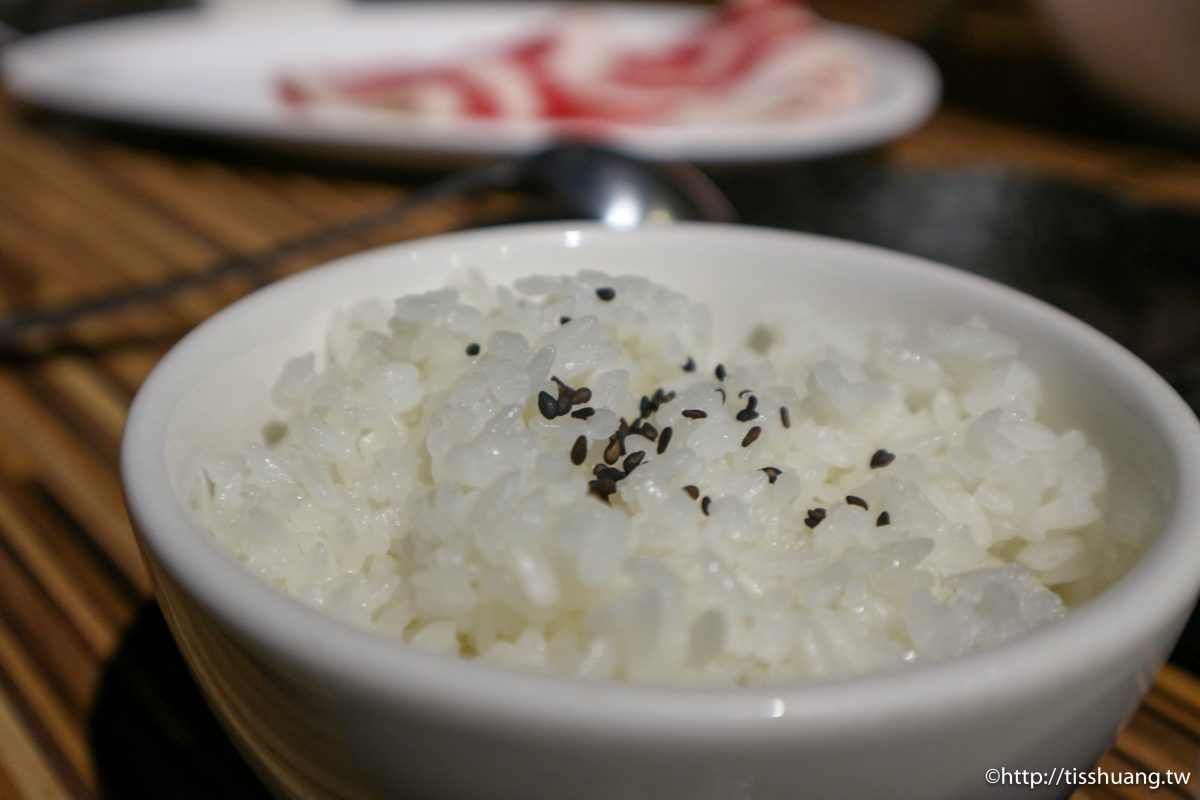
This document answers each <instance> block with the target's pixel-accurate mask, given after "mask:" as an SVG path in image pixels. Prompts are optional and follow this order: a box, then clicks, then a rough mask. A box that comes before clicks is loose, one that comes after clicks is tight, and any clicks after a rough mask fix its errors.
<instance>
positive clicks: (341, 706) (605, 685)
mask: <svg viewBox="0 0 1200 800" xmlns="http://www.w3.org/2000/svg"><path fill="white" fill-rule="evenodd" d="M122 471H123V480H124V484H125V490H126V496H127V499H128V506H129V510H130V515H131V518H132V520H133V522H134V526H135V529H136V531H137V533H138V537H139V541H140V543H141V546H142V550H143V553H144V555H145V557H146V560H147V563H148V564H149V566H150V569H151V573H152V575H153V577H154V582H155V587H156V592H157V595H158V599H159V602H160V605H161V606H162V608H163V611H164V614H165V616H166V618H167V621H168V623H169V624H170V627H171V630H172V632H173V634H174V636H175V638H176V640H177V641H178V643H179V645H180V648H181V650H182V651H183V654H184V656H185V658H186V660H187V661H188V663H189V666H190V667H191V669H192V671H193V674H194V675H195V677H196V679H197V681H198V682H199V684H200V685H201V687H202V688H203V690H204V692H205V694H206V696H207V697H208V699H209V701H210V703H211V705H212V707H213V708H214V710H215V711H216V713H217V715H218V716H219V718H220V719H221V721H222V723H223V724H224V725H225V726H226V728H227V730H228V731H229V733H230V735H231V737H232V738H233V739H234V740H235V742H236V743H237V744H238V745H239V747H240V749H241V750H242V752H243V753H244V754H245V755H246V757H247V758H248V759H249V760H250V761H251V762H252V764H253V765H254V766H255V768H256V769H257V771H258V772H259V774H260V775H262V776H263V778H264V780H266V781H267V782H268V784H269V785H270V786H271V788H272V789H273V790H274V791H276V792H277V793H278V794H280V795H281V796H286V797H297V798H300V797H322V798H385V797H400V796H411V797H453V798H458V797H464V798H468V797H488V798H561V797H572V798H615V797H620V798H734V797H736V798H776V797H779V798H785V797H786V798H791V797H796V796H801V795H803V796H807V797H822V798H825V797H829V798H841V797H845V798H864V797H889V798H895V797H899V798H905V797H911V798H922V799H923V800H930V799H931V798H933V799H936V798H946V799H947V800H951V799H953V800H961V798H974V797H991V796H997V797H999V796H1006V794H1007V793H1010V792H1011V791H1012V788H1011V786H1003V785H992V784H989V783H988V782H987V780H986V773H987V770H988V769H991V768H1008V769H1010V770H1011V769H1021V770H1047V771H1049V770H1052V769H1054V768H1055V767H1058V768H1079V769H1087V768H1090V767H1091V766H1092V765H1093V764H1094V763H1095V761H1096V759H1097V758H1098V757H1099V756H1100V754H1101V753H1102V752H1103V751H1104V749H1105V748H1106V747H1107V745H1108V744H1109V743H1110V742H1111V740H1112V738H1114V736H1115V734H1116V731H1117V729H1118V728H1119V727H1120V725H1121V724H1122V722H1123V721H1124V720H1125V719H1126V718H1127V717H1128V715H1129V714H1130V713H1132V711H1133V710H1134V709H1135V708H1136V707H1137V704H1138V703H1139V702H1140V698H1141V694H1142V693H1143V692H1144V690H1145V688H1146V687H1147V686H1148V683H1149V680H1150V679H1151V678H1152V676H1153V674H1154V672H1155V670H1156V669H1157V668H1158V667H1159V666H1160V665H1161V663H1162V662H1163V660H1164V659H1165V656H1166V654H1167V653H1168V652H1169V650H1170V647H1171V646H1172V644H1173V643H1174V641H1175V639H1176V637H1177V636H1178V634H1179V631H1180V630H1181V628H1182V625H1183V623H1184V622H1185V620H1186V619H1187V616H1188V614H1189V612H1190V611H1191V609H1192V607H1193V605H1194V603H1195V600H1196V595H1197V590H1198V589H1200V545H1198V544H1197V542H1196V527H1197V523H1198V521H1200V502H1198V501H1197V499H1196V497H1195V491H1194V489H1195V487H1196V486H1197V485H1200V426H1198V425H1197V422H1196V419H1195V417H1194V415H1193V414H1192V413H1191V411H1190V410H1189V409H1188V408H1187V406H1186V405H1185V404H1184V403H1183V401H1182V400H1180V399H1179V397H1178V396H1177V395H1176V394H1175V393H1174V392H1173V391H1172V390H1171V389H1170V388H1169V387H1168V386H1167V384H1166V383H1165V382H1163V381H1162V379H1161V378H1159V377H1158V376H1157V375H1156V374H1155V373H1154V372H1153V371H1152V370H1151V369H1150V368H1148V367H1147V366H1145V365H1144V364H1143V363H1141V362H1140V361H1138V360H1137V359H1136V358H1135V357H1134V356H1132V355H1131V354H1129V353H1128V352H1127V351H1125V350H1123V349H1122V348H1121V347H1120V346H1118V345H1117V344H1115V343H1113V342H1112V341H1110V340H1108V339H1107V338H1105V337H1104V336H1102V335H1101V334H1099V333H1097V332H1096V331H1094V330H1092V329H1091V328H1089V327H1087V326H1086V325H1084V324H1083V323H1081V322H1079V321H1077V320H1075V319H1073V318H1071V317H1069V316H1067V315H1065V314H1063V313H1061V312H1059V311H1057V310H1056V309H1054V308H1051V307H1049V306H1046V305H1044V304H1042V303H1040V302H1038V301H1036V300H1033V299H1031V298H1029V297H1026V296H1024V295H1021V294H1019V293H1017V292H1014V291H1012V290H1010V289H1007V288H1005V287H1002V286H999V285H996V284H993V283H990V282H987V281H984V280H981V279H979V278H976V277H973V276H970V275H967V274H965V273H962V272H959V271H956V270H953V269H950V268H947V267H941V266H938V265H934V264H930V263H927V262H923V261H920V260H918V259H914V258H910V257H907V256H901V255H898V254H894V253H889V252H886V251H882V250H878V249H873V248H869V247H865V246H861V245H856V244H850V243H846V242H840V241H835V240H829V239H822V238H818V237H812V236H805V235H800V234H793V233H782V232H778V231H768V230H759V229H753V228H746V227H733V226H716V225H672V226H661V227H652V228H645V229H641V230H637V231H632V232H614V231H608V230H605V229H603V228H600V227H593V226H589V225H563V224H554V225H536V226H522V227H515V228H499V229H491V230H486V231H477V232H471V233H464V234H455V235H451V236H443V237H437V238H431V239H427V240H423V241H419V242H415V243H411V244H404V245H397V246H394V247H389V248H384V249H381V250H377V251H372V252H368V253H363V254H360V255H356V256H353V257H350V258H347V259H342V260H340V261H338V262H335V263H332V264H329V265H327V266H325V267H322V268H318V269H315V270H312V271H310V272H307V273H305V274H303V275H301V276H298V277H294V278H291V279H289V280H286V281H283V282H280V283H278V284H275V285H273V286H270V287H268V288H266V289H263V290H261V291H259V292H256V293H255V294H253V295H251V296H250V297H248V298H246V299H244V300H242V301H240V302H238V303H236V304H234V305H233V306H231V307H230V308H229V309H227V310H225V311H223V312H221V313H220V314H218V315H216V316H215V317H214V318H212V319H211V320H209V321H208V322H206V323H205V324H203V325H201V326H200V327H199V328H197V329H196V330H195V331H194V332H192V333H191V334H190V335H189V336H187V337H186V338H185V339H184V340H183V341H182V342H180V343H179V344H178V345H177V346H176V347H175V348H174V349H173V350H172V351H171V352H170V353H169V354H168V355H167V356H166V357H165V358H164V359H163V361H162V362H161V363H160V364H159V365H158V367H157V368H156V369H155V370H154V372H153V373H152V374H151V376H150V377H149V378H148V380H147V381H146V383H145V385H144V387H143V389H142V391H141V392H140V393H139V395H138V397H137V398H136V400H135V402H134V406H133V408H132V411H131V413H130V417H129V422H128V426H127V429H126V433H125V439H124V444H123V452H122ZM1042 791H1043V794H1038V792H1037V791H1033V792H1030V794H1031V796H1034V797H1038V796H1043V795H1044V796H1057V795H1060V794H1062V792H1063V787H1046V788H1044V789H1043V790H1042Z"/></svg>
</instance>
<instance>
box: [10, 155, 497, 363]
mask: <svg viewBox="0 0 1200 800" xmlns="http://www.w3.org/2000/svg"><path fill="white" fill-rule="evenodd" d="M519 177H520V170H519V167H518V165H517V163H516V162H511V161H506V162H501V163H499V164H493V165H489V166H486V167H481V168H479V169H474V170H469V171H467V172H462V173H459V174H456V175H452V176H450V177H448V178H445V179H444V180H440V181H437V182H436V183H433V184H430V185H429V186H426V187H423V188H421V189H418V190H416V191H414V192H413V193H411V194H409V195H407V196H406V197H404V198H403V199H402V200H399V201H397V202H395V203H393V204H391V205H388V206H385V207H383V208H380V209H377V210H375V211H371V212H370V213H367V214H363V215H362V216H358V217H354V218H353V219H349V220H346V221H344V222H339V223H336V224H334V225H331V226H329V227H327V228H321V229H320V230H318V231H315V232H313V233H307V234H304V235H303V236H299V237H296V238H294V239H289V240H287V241H284V242H282V243H280V244H278V245H276V246H275V247H272V248H270V249H269V250H266V251H262V252H258V253H252V254H250V255H240V256H231V257H229V258H225V259H221V260H219V261H216V262H214V263H212V264H209V265H208V266H206V267H204V268H203V269H200V270H197V271H195V272H188V273H184V274H180V275H171V276H170V277H167V278H164V279H163V280H159V281H153V282H149V283H143V284H138V285H136V286H131V287H129V288H127V289H120V290H117V291H114V292H109V293H107V294H101V295H98V296H95V297H86V298H84V299H82V300H78V301H75V302H71V303H66V304H64V305H60V306H53V307H49V308H37V309H29V310H25V311H15V312H12V313H10V314H8V315H6V316H2V317H0V359H19V358H28V357H36V356H37V355H39V354H43V353H44V352H45V351H47V350H48V349H50V348H49V347H47V346H46V345H44V344H43V345H42V346H40V347H31V346H30V342H31V340H32V339H34V338H35V337H37V336H39V335H44V334H48V333H52V332H53V331H55V330H57V329H60V328H62V327H64V326H68V325H71V324H74V323H76V322H79V321H81V320H83V319H87V318H90V317H95V316H99V315H102V314H107V313H110V312H113V311H119V310H121V309H124V308H129V307H130V306H135V305H141V304H143V303H152V302H157V301H160V300H164V299H166V298H169V297H172V296H174V295H177V294H179V293H181V292H184V291H187V290H189V289H197V288H202V287H206V286H212V285H213V284H215V283H216V282H217V281H219V280H221V279H222V278H226V277H228V276H231V275H242V276H255V275H261V274H262V273H264V272H266V271H268V270H269V269H270V268H271V267H273V266H275V265H276V264H278V263H280V262H281V261H284V260H286V259H288V258H290V257H293V256H297V255H300V254H302V253H305V252H307V251H310V250H313V249H316V248H320V247H323V246H326V245H329V244H333V243H334V242H337V241H339V240H341V239H346V238H352V237H355V236H359V235H362V234H364V233H367V232H368V231H370V230H373V229H375V228H377V227H379V226H381V225H384V224H386V223H389V222H392V221H394V220H397V219H399V218H401V217H403V216H404V215H405V214H407V213H409V212H410V211H414V210H416V209H418V208H421V207H423V206H426V205H429V204H431V203H435V202H438V201H442V200H448V199H451V198H457V197H469V196H475V195H479V194H482V193H484V192H489V191H500V190H503V189H510V188H514V187H515V186H516V185H517V183H518V180H519Z"/></svg>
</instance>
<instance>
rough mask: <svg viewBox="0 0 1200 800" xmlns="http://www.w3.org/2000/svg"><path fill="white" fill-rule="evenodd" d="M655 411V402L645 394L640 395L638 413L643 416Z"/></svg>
mask: <svg viewBox="0 0 1200 800" xmlns="http://www.w3.org/2000/svg"><path fill="white" fill-rule="evenodd" d="M655 411H656V409H655V404H654V403H653V402H652V401H651V400H650V398H649V397H646V395H642V399H641V401H639V402H638V413H639V414H641V415H642V416H643V417H648V416H650V415H651V414H653V413H654V412H655Z"/></svg>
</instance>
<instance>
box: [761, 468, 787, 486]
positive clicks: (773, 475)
mask: <svg viewBox="0 0 1200 800" xmlns="http://www.w3.org/2000/svg"><path fill="white" fill-rule="evenodd" d="M762 471H763V472H765V473H767V482H768V483H774V482H775V481H776V480H778V479H779V476H780V475H782V474H783V470H781V469H780V468H779V467H763V468H762Z"/></svg>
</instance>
